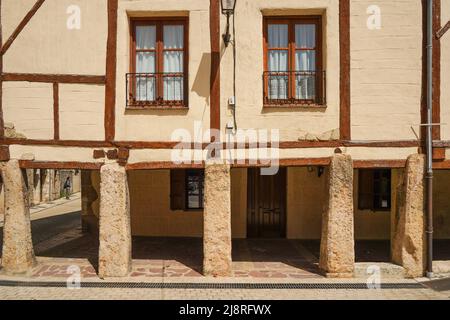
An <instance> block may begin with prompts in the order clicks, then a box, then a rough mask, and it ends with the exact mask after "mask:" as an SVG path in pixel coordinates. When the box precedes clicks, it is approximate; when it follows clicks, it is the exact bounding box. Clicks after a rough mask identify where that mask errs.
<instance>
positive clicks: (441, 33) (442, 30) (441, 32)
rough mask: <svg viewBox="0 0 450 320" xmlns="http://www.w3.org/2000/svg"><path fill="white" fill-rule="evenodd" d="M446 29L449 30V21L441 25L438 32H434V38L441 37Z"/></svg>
mask: <svg viewBox="0 0 450 320" xmlns="http://www.w3.org/2000/svg"><path fill="white" fill-rule="evenodd" d="M448 30H450V21H449V22H447V24H446V25H445V26H443V27H442V28H441V29H440V30H439V31H438V32H436V38H438V39H440V38H442V37H443V36H444V34H445V33H446V32H447V31H448Z"/></svg>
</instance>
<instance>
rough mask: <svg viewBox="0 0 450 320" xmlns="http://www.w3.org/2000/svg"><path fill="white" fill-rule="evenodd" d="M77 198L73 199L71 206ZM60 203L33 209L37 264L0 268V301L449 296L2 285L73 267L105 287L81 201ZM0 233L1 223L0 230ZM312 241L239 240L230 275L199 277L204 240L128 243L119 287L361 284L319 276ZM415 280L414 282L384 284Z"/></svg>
mask: <svg viewBox="0 0 450 320" xmlns="http://www.w3.org/2000/svg"><path fill="white" fill-rule="evenodd" d="M73 200H75V201H73ZM73 200H72V201H64V200H63V201H59V202H58V203H56V204H55V205H53V206H50V207H48V208H35V209H34V212H33V214H32V220H33V221H32V230H33V241H34V245H35V252H36V255H37V261H38V264H37V265H36V267H35V268H34V269H33V270H32V271H31V272H30V274H28V275H24V276H20V277H19V276H14V277H13V276H8V275H5V274H3V273H2V272H1V270H0V299H448V298H450V293H445V292H444V293H439V292H435V291H433V290H431V289H428V288H424V289H397V290H391V289H383V290H352V289H346V290H344V289H339V290H338V289H327V290H321V289H308V290H293V289H289V290H286V289H276V290H265V289H264V290H262V289H254V290H249V289H129V288H122V289H117V288H108V289H105V288H103V289H101V288H82V289H79V290H69V289H67V288H47V287H46V288H42V287H11V286H2V285H1V281H2V280H12V281H58V282H66V280H67V279H68V277H69V276H70V275H71V273H70V272H69V271H68V268H69V267H70V266H77V267H78V268H79V269H80V276H81V281H82V282H86V281H89V282H102V280H100V279H99V278H98V276H97V271H96V268H97V260H98V255H97V254H98V239H97V237H96V236H94V235H90V234H83V233H82V231H81V226H80V216H79V214H80V212H79V210H80V208H79V206H80V203H79V202H80V201H79V198H76V197H75V198H74V199H73ZM0 231H1V225H0ZM318 250H319V248H318V243H317V242H300V241H288V240H279V241H275V240H273V241H262V240H237V241H234V242H233V278H228V279H220V280H219V279H212V278H205V277H203V276H202V275H201V265H202V241H201V239H167V238H142V237H135V238H134V239H133V269H132V272H131V273H130V275H129V277H127V278H121V279H107V280H108V281H120V282H156V283H168V282H176V283H180V282H181V283H186V282H189V283H191V282H192V283H198V282H200V283H215V282H219V281H220V282H227V283H236V282H238V283H239V282H251V283H258V282H259V283H305V282H311V283H333V282H338V283H342V282H344V283H348V282H353V283H354V282H359V283H361V282H362V283H364V282H365V280H364V279H359V280H358V279H351V280H348V279H347V280H340V282H339V280H330V279H325V278H323V277H322V276H320V275H319V272H318V268H317V256H318ZM386 281H397V282H402V283H404V282H407V283H415V281H414V280H408V281H406V280H399V279H386Z"/></svg>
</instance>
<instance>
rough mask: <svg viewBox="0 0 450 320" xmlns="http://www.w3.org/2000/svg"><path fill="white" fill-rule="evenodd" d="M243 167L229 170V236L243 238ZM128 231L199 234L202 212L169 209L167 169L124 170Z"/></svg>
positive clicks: (201, 229)
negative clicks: (230, 187)
mask: <svg viewBox="0 0 450 320" xmlns="http://www.w3.org/2000/svg"><path fill="white" fill-rule="evenodd" d="M246 179H247V175H246V170H244V169H233V170H232V196H231V197H232V219H231V220H232V236H233V237H234V238H245V237H246V232H247V230H246V219H247V215H246V206H247V202H246V192H247V188H246V184H247V181H246ZM128 186H129V189H130V206H131V231H132V234H133V235H135V236H155V237H158V236H160V237H202V236H203V211H202V210H195V211H183V210H176V211H172V210H171V209H170V171H169V170H156V171H149V170H142V171H129V172H128Z"/></svg>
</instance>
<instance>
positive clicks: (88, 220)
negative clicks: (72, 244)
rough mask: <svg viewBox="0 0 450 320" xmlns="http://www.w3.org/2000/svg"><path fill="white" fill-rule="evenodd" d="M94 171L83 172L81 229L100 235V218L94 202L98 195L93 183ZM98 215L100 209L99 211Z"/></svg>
mask: <svg viewBox="0 0 450 320" xmlns="http://www.w3.org/2000/svg"><path fill="white" fill-rule="evenodd" d="M92 174H93V171H91V170H82V171H81V228H82V230H83V232H91V233H95V234H98V227H99V226H98V218H97V216H96V215H95V213H94V207H93V204H94V202H95V201H96V200H97V199H98V194H97V191H96V189H95V188H94V184H93V181H92ZM97 214H98V209H97Z"/></svg>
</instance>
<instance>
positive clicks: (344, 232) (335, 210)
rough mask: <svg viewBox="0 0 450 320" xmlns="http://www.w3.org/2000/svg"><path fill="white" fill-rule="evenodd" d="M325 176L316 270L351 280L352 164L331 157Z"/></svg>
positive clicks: (339, 156)
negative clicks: (325, 194) (326, 175)
mask: <svg viewBox="0 0 450 320" xmlns="http://www.w3.org/2000/svg"><path fill="white" fill-rule="evenodd" d="M327 174H328V201H327V207H326V208H325V210H324V213H323V216H322V240H321V244H320V263H319V267H320V269H321V270H322V271H323V272H324V273H325V275H326V276H327V277H335V278H348V277H353V273H354V264H355V241H354V225H353V224H354V223H353V162H352V158H351V157H350V156H349V155H344V154H335V155H334V156H333V157H332V159H331V164H330V168H329V172H328V173H327Z"/></svg>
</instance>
